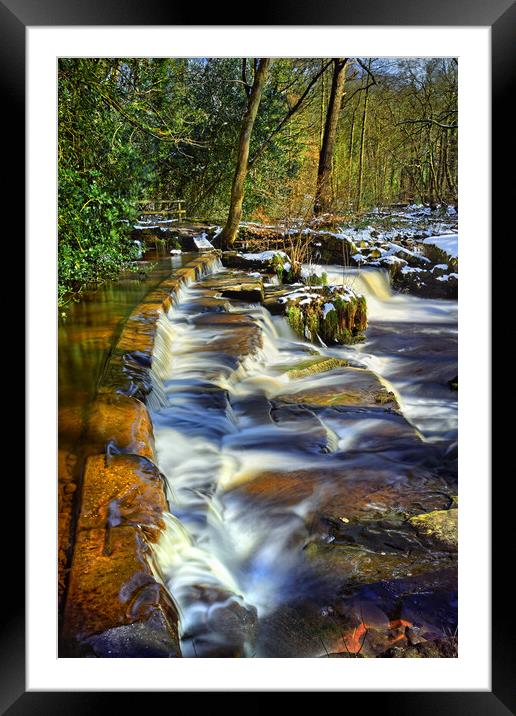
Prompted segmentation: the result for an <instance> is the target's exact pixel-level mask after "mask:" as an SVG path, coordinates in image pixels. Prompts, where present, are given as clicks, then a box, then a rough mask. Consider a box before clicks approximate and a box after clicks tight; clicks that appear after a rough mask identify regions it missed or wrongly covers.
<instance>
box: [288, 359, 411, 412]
mask: <svg viewBox="0 0 516 716" xmlns="http://www.w3.org/2000/svg"><path fill="white" fill-rule="evenodd" d="M322 377H323V378H324V376H322ZM276 399H277V400H278V401H283V402H285V403H303V404H305V405H313V406H332V407H336V406H351V405H353V406H358V405H359V406H363V407H372V406H385V407H386V408H392V409H396V410H397V409H399V406H398V403H397V401H396V398H395V396H394V394H393V393H392V392H390V391H389V390H387V388H386V387H385V386H383V385H382V384H381V383H380V381H379V380H378V378H377V377H376V376H375V375H374V373H372V372H371V371H368V370H364V369H362V368H352V367H345V368H339V369H338V370H335V371H333V372H332V378H331V379H329V380H327V381H325V380H321V381H320V382H319V384H316V385H315V386H313V385H312V384H310V387H307V388H303V385H302V381H299V384H298V383H297V381H296V382H295V383H292V385H289V387H288V390H287V391H285V392H283V393H281V395H278V396H276Z"/></svg>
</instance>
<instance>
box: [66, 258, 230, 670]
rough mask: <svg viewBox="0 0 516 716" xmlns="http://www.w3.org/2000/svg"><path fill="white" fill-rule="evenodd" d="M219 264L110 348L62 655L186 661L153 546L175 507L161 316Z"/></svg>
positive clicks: (91, 434)
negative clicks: (161, 436) (162, 439)
mask: <svg viewBox="0 0 516 716" xmlns="http://www.w3.org/2000/svg"><path fill="white" fill-rule="evenodd" d="M217 260H218V257H217V255H216V254H205V255H201V256H199V257H197V258H195V259H193V260H191V261H189V262H188V263H187V264H186V265H185V266H183V267H182V268H180V269H177V270H176V271H175V272H174V274H173V275H172V276H171V277H170V278H168V279H166V280H165V281H163V282H162V283H161V284H160V285H159V286H158V287H157V288H156V289H154V290H153V291H151V292H150V293H149V294H148V295H147V296H146V297H145V299H144V301H143V302H142V303H140V304H139V305H138V306H137V307H136V308H135V309H134V310H133V311H132V313H131V315H130V316H129V318H128V319H127V321H126V323H125V325H124V328H123V330H122V332H121V334H120V336H119V339H118V341H117V343H116V345H115V347H114V349H113V351H112V352H111V355H110V358H109V360H108V363H107V365H106V368H105V371H104V374H103V376H102V379H101V383H100V387H99V390H98V394H97V397H96V399H95V401H94V403H93V405H92V407H91V409H90V411H89V415H88V421H87V425H86V442H87V454H86V458H85V464H84V470H83V476H82V484H81V486H80V494H79V495H78V505H79V507H78V515H77V519H76V523H75V540H74V547H73V556H72V560H71V566H70V571H69V574H68V579H67V590H66V600H65V604H64V610H63V622H62V632H61V644H60V656H76V657H138V656H146V657H165V658H170V657H180V656H181V652H180V647H179V636H178V614H177V609H176V606H175V605H174V604H173V602H172V600H171V598H170V596H169V595H168V593H167V591H166V590H165V588H164V586H163V584H162V581H161V579H160V575H159V572H158V570H157V567H156V565H155V564H154V563H153V561H152V555H151V549H150V545H151V544H152V543H153V542H155V541H157V539H158V538H159V535H160V533H161V531H162V529H163V528H164V522H163V513H164V512H166V511H167V510H168V503H167V498H166V495H165V485H164V481H163V477H162V475H161V474H160V472H159V470H158V468H157V467H156V465H155V451H154V436H153V430H152V423H151V419H150V416H149V413H148V410H147V407H146V402H147V400H148V397H149V395H150V393H151V392H152V375H151V369H152V360H153V349H154V343H155V339H156V334H157V330H158V320H159V318H160V317H161V316H162V315H164V314H166V313H167V312H168V310H169V309H170V307H171V306H172V304H173V302H174V299H175V297H176V296H177V294H178V292H179V290H180V289H181V288H182V287H184V286H186V285H188V284H189V283H190V282H192V281H195V280H196V279H199V278H200V277H201V276H202V275H205V274H206V273H208V272H209V271H210V269H211V268H213V266H214V265H215V264H216V262H217Z"/></svg>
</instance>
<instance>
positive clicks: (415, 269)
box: [401, 266, 424, 273]
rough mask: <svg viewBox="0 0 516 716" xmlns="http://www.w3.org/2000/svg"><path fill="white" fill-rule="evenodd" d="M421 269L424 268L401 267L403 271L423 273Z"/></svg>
mask: <svg viewBox="0 0 516 716" xmlns="http://www.w3.org/2000/svg"><path fill="white" fill-rule="evenodd" d="M421 271H424V269H422V268H418V267H417V266H403V267H402V269H401V273H421Z"/></svg>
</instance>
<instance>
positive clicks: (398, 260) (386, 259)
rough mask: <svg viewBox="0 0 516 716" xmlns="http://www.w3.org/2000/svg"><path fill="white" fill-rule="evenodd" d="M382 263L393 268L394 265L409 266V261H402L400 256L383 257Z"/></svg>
mask: <svg viewBox="0 0 516 716" xmlns="http://www.w3.org/2000/svg"><path fill="white" fill-rule="evenodd" d="M381 262H382V264H388V265H389V266H392V265H393V264H405V265H406V264H407V261H405V259H401V258H400V257H399V256H382V258H381Z"/></svg>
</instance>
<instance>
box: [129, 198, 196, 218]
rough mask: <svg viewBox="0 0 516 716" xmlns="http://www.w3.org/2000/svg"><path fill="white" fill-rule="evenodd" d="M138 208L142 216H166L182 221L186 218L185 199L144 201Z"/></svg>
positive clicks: (138, 203)
mask: <svg viewBox="0 0 516 716" xmlns="http://www.w3.org/2000/svg"><path fill="white" fill-rule="evenodd" d="M136 206H137V207H138V209H139V210H140V211H141V216H149V215H150V216H164V217H170V218H173V219H177V220H178V221H181V219H184V218H185V216H186V209H185V208H184V206H185V200H184V199H143V200H142V201H138V202H137V204H136Z"/></svg>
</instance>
